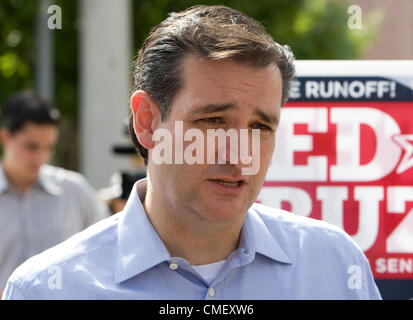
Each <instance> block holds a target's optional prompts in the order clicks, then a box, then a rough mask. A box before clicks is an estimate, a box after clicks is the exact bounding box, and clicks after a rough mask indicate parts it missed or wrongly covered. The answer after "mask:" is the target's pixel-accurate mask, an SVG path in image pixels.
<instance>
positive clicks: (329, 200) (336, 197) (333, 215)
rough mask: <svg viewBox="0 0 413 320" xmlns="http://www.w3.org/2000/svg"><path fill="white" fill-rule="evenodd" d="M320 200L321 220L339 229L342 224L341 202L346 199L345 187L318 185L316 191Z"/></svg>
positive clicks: (342, 227) (346, 191)
mask: <svg viewBox="0 0 413 320" xmlns="http://www.w3.org/2000/svg"><path fill="white" fill-rule="evenodd" d="M316 193H317V194H316V197H317V200H320V201H321V220H323V221H326V222H329V223H332V224H334V225H336V226H338V227H340V228H341V229H344V226H343V222H344V221H343V202H344V201H345V200H347V199H348V190H347V187H333V186H320V187H318V188H317V192H316Z"/></svg>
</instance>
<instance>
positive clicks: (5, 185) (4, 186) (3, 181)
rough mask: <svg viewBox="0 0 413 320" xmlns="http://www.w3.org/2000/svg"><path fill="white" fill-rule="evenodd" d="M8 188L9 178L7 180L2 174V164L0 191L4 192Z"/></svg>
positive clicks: (0, 169)
mask: <svg viewBox="0 0 413 320" xmlns="http://www.w3.org/2000/svg"><path fill="white" fill-rule="evenodd" d="M8 188H9V180H7V178H6V175H5V174H4V170H3V164H2V165H0V193H3V192H5V191H6V190H7V189H8Z"/></svg>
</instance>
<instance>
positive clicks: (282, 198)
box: [258, 187, 313, 216]
mask: <svg viewBox="0 0 413 320" xmlns="http://www.w3.org/2000/svg"><path fill="white" fill-rule="evenodd" d="M258 198H259V199H265V204H266V205H268V206H270V207H273V208H281V206H282V202H288V203H289V204H290V205H291V212H294V213H295V214H298V215H300V216H309V215H310V213H311V210H312V209H313V205H312V200H311V197H310V195H309V194H308V193H307V192H305V191H304V190H303V189H300V188H295V187H265V188H262V189H261V192H260V195H259V197H258Z"/></svg>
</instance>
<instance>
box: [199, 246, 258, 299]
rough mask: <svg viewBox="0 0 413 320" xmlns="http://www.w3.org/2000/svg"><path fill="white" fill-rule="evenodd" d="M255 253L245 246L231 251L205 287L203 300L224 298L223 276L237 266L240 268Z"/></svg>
mask: <svg viewBox="0 0 413 320" xmlns="http://www.w3.org/2000/svg"><path fill="white" fill-rule="evenodd" d="M254 257H255V253H254V252H250V251H249V250H248V249H246V248H239V249H237V250H236V251H235V252H233V253H232V254H231V255H230V256H229V257H228V261H227V262H226V263H225V264H224V265H223V267H222V269H221V270H220V271H219V272H218V274H217V276H216V277H215V279H214V280H213V281H212V283H211V284H210V286H209V287H208V288H207V290H206V293H205V296H204V299H205V300H221V299H224V298H225V297H224V290H225V287H224V284H225V278H226V277H227V276H228V275H229V273H231V272H232V271H234V270H235V269H237V268H241V267H243V266H245V265H246V264H248V263H251V262H252V261H253V260H254Z"/></svg>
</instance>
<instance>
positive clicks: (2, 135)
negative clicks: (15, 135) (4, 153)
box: [0, 127, 10, 148]
mask: <svg viewBox="0 0 413 320" xmlns="http://www.w3.org/2000/svg"><path fill="white" fill-rule="evenodd" d="M9 139H10V132H9V130H7V129H6V128H4V127H1V128H0V142H1V146H2V147H3V148H5V147H6V145H7V142H8V141H9Z"/></svg>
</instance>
